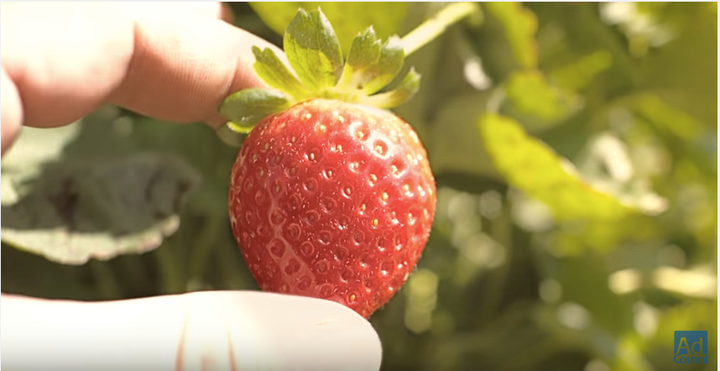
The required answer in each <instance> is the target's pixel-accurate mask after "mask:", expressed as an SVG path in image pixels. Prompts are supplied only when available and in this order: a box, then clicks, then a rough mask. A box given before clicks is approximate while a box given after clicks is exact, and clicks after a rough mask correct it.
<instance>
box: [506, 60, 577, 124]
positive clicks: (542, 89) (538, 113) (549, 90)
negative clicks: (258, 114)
mask: <svg viewBox="0 0 720 371" xmlns="http://www.w3.org/2000/svg"><path fill="white" fill-rule="evenodd" d="M505 91H506V93H507V97H508V98H509V100H510V102H511V103H512V105H513V108H514V110H516V111H517V112H518V113H519V114H524V115H532V116H535V117H538V118H540V119H542V120H544V121H554V120H560V119H562V118H565V117H567V116H568V115H570V114H572V113H573V112H575V111H576V110H577V109H578V108H580V106H581V103H582V102H581V100H580V98H579V97H578V96H575V95H571V94H568V93H567V92H565V91H562V90H560V89H558V88H556V87H554V86H552V85H551V84H550V83H549V82H548V81H547V79H546V78H545V76H544V75H543V74H542V73H541V72H540V71H521V72H516V73H513V74H512V75H511V76H510V78H509V80H508V81H507V83H506V85H505Z"/></svg>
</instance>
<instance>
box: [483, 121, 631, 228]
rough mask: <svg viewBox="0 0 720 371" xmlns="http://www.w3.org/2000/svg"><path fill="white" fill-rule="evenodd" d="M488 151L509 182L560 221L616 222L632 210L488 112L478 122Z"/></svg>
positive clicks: (512, 124) (517, 128) (514, 125)
mask: <svg viewBox="0 0 720 371" xmlns="http://www.w3.org/2000/svg"><path fill="white" fill-rule="evenodd" d="M478 125H479V129H480V133H481V135H482V138H483V141H484V143H485V146H486V149H487V151H488V153H489V154H490V157H491V158H492V161H493V163H494V164H495V167H496V168H497V169H498V171H500V173H502V174H503V175H504V176H505V178H506V179H507V181H508V183H509V184H510V185H512V186H513V187H516V188H518V189H520V190H522V191H524V192H526V193H527V194H528V195H530V196H531V197H534V198H536V199H537V200H539V201H541V202H543V203H545V204H546V205H547V206H548V207H550V209H551V210H552V211H553V213H554V215H555V217H556V218H557V219H560V220H567V219H585V218H587V219H599V220H617V219H620V218H622V217H624V216H626V215H627V214H628V213H629V212H630V211H631V209H630V208H628V207H626V206H624V205H622V204H621V203H619V202H618V200H616V199H615V198H613V197H612V196H610V195H608V194H605V193H601V192H599V191H597V190H595V189H593V188H592V187H591V186H589V185H588V184H587V183H585V182H583V181H582V180H580V179H579V178H578V176H577V175H576V170H575V169H574V167H573V166H572V163H570V162H569V161H567V160H565V159H563V158H561V157H559V156H558V155H557V154H556V153H555V152H554V151H553V150H552V149H551V148H549V147H548V146H547V145H546V144H545V143H543V142H541V141H539V140H537V139H534V138H531V137H529V136H528V135H527V133H526V132H525V130H523V128H522V126H520V124H518V123H517V122H515V121H514V120H512V119H510V118H508V117H503V116H500V115H496V114H491V113H486V114H485V115H483V116H482V117H481V118H480V120H479V122H478Z"/></svg>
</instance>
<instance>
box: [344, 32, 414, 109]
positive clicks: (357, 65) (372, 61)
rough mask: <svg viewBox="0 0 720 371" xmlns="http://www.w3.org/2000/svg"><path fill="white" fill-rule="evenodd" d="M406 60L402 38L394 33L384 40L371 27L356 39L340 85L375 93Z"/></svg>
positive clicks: (367, 93) (368, 93)
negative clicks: (401, 42)
mask: <svg viewBox="0 0 720 371" xmlns="http://www.w3.org/2000/svg"><path fill="white" fill-rule="evenodd" d="M404 61H405V53H404V51H403V48H402V45H400V39H399V38H397V37H395V36H393V37H391V38H389V39H388V40H387V41H386V42H385V43H382V42H381V41H380V40H378V39H377V37H376V36H375V31H374V30H373V28H372V27H370V28H368V29H367V30H366V31H365V32H363V33H362V34H360V35H358V37H356V38H355V40H353V44H352V47H351V48H350V54H349V55H348V59H347V62H346V63H345V68H344V69H343V74H342V77H341V78H340V82H339V83H338V86H339V87H341V88H345V87H349V88H352V89H358V90H361V91H362V92H363V93H364V94H366V95H370V94H373V93H376V92H378V91H379V90H380V89H382V88H384V87H385V86H387V84H389V83H390V82H391V81H392V80H393V79H394V78H395V76H397V74H398V72H400V69H401V68H402V66H403V63H404Z"/></svg>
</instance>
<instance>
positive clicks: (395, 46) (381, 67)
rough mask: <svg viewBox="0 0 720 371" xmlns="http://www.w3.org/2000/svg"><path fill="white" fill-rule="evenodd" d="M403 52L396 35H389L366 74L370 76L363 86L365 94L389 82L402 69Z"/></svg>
mask: <svg viewBox="0 0 720 371" xmlns="http://www.w3.org/2000/svg"><path fill="white" fill-rule="evenodd" d="M403 63H405V52H404V51H403V47H402V45H401V44H400V39H399V38H398V37H395V36H393V37H390V38H389V39H388V40H387V41H386V42H385V43H384V44H383V46H382V48H380V57H379V58H378V60H377V63H376V64H375V65H373V67H372V68H370V69H368V71H367V74H368V75H369V76H371V78H370V79H369V80H368V82H367V84H365V87H364V88H363V91H364V92H365V93H366V94H373V93H376V92H377V91H379V90H380V89H382V88H384V87H385V86H387V84H389V83H390V82H391V81H392V80H393V79H394V78H395V76H397V74H398V73H399V72H400V69H402V66H403Z"/></svg>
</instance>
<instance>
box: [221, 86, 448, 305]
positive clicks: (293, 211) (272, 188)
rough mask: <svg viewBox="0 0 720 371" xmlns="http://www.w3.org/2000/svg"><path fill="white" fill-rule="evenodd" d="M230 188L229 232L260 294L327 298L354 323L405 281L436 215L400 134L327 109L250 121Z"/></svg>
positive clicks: (373, 112)
mask: <svg viewBox="0 0 720 371" xmlns="http://www.w3.org/2000/svg"><path fill="white" fill-rule="evenodd" d="M230 187H231V191H230V215H231V221H232V227H233V232H234V233H235V236H236V237H237V240H238V243H239V244H240V246H241V248H242V252H243V255H244V256H245V260H246V262H247V264H248V265H249V266H250V270H251V272H252V273H253V276H254V277H255V279H256V280H257V282H258V283H259V285H260V287H261V288H262V289H263V290H267V291H275V292H284V293H290V294H297V295H305V296H312V297H320V298H325V299H330V300H335V301H337V302H340V303H342V304H345V305H347V306H348V307H350V308H352V309H354V310H356V311H357V312H358V313H360V314H361V315H362V316H365V317H369V316H370V314H372V313H373V312H374V311H375V310H376V309H377V308H378V307H380V306H382V305H383V304H385V303H386V302H387V301H388V300H389V299H390V298H391V297H392V296H393V295H394V294H395V293H396V292H397V290H398V289H400V287H402V285H403V284H404V283H405V280H407V278H408V275H409V274H410V272H411V271H412V269H413V268H414V267H415V264H416V263H417V261H418V258H419V257H420V253H421V252H422V250H423V248H424V247H425V243H426V242H427V239H428V235H429V232H430V227H431V224H432V219H433V215H434V213H435V183H434V180H433V177H432V174H431V172H430V165H429V163H428V161H427V157H426V153H425V149H424V148H423V147H422V145H421V144H420V142H419V140H418V137H417V135H416V134H415V132H414V131H413V130H412V128H411V127H410V125H408V124H407V123H405V122H404V121H402V120H400V119H399V118H397V117H396V116H394V115H392V114H390V113H387V112H385V111H381V110H377V109H368V108H367V107H363V106H358V105H353V104H348V103H344V102H341V101H337V100H324V99H318V100H312V101H308V102H304V103H300V104H297V105H295V106H293V107H292V108H290V109H288V110H286V111H284V112H283V113H281V114H278V115H274V116H271V117H268V118H266V119H265V120H263V121H261V122H260V123H259V124H258V126H257V127H256V128H255V129H253V131H252V132H251V133H250V136H249V137H248V138H247V140H246V141H245V142H244V144H243V147H242V151H240V154H239V155H238V158H237V161H236V162H235V166H233V172H232V178H231V185H230Z"/></svg>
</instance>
